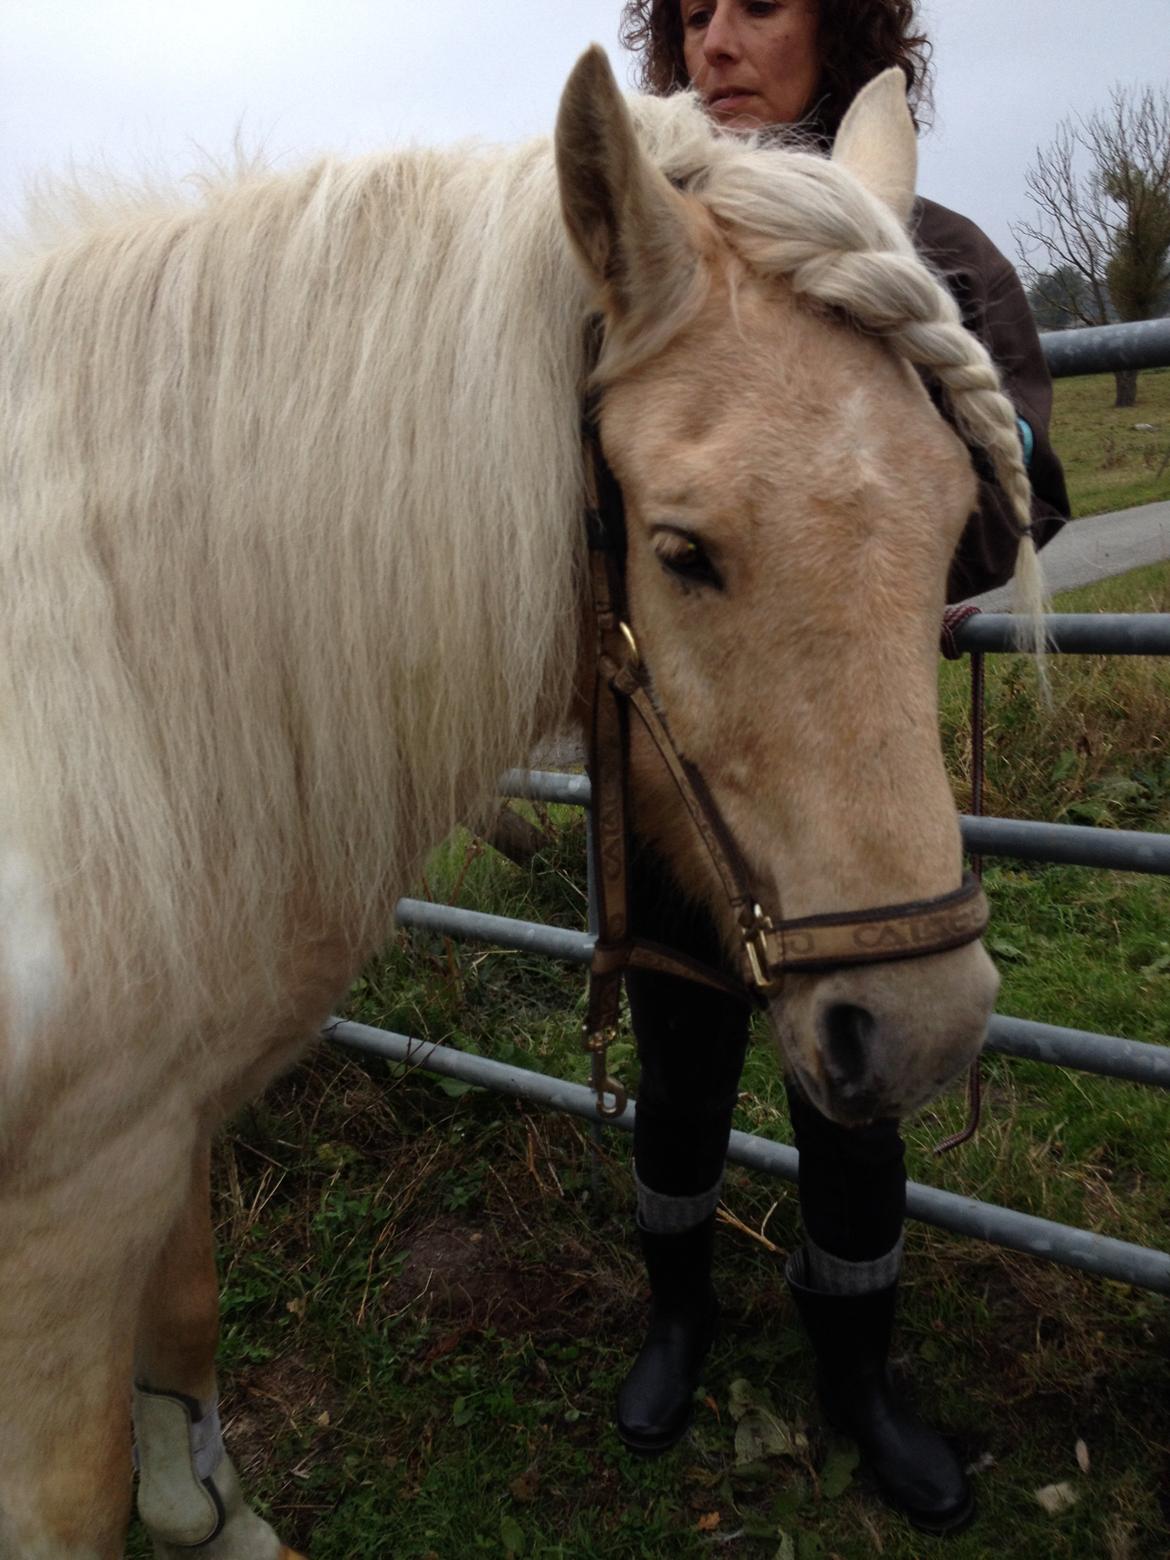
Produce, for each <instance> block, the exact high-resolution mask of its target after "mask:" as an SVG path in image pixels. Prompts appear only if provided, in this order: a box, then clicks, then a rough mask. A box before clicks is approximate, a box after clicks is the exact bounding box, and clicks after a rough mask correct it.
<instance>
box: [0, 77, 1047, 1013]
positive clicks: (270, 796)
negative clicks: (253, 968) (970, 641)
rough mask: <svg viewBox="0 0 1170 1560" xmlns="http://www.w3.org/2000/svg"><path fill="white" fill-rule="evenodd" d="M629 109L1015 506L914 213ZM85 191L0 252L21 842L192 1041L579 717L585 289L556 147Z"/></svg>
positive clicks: (655, 107) (1, 655)
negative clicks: (994, 478)
mask: <svg viewBox="0 0 1170 1560" xmlns="http://www.w3.org/2000/svg"><path fill="white" fill-rule="evenodd" d="M633 111H634V114H635V118H636V121H637V124H638V127H639V133H640V135H641V137H642V139H643V142H644V144H645V145H646V147H647V149H648V150H649V152H650V154H651V156H652V157H653V158H654V160H655V161H657V162H658V164H659V165H660V166H661V167H662V168H663V169H664V170H665V171H666V172H667V173H668V174H669V175H670V176H671V177H672V178H675V179H676V180H678V181H679V182H681V183H683V184H685V185H686V186H687V187H688V188H689V189H691V190H692V191H693V192H694V193H695V194H697V195H698V196H699V198H700V199H702V200H703V201H704V202H705V203H706V204H707V205H708V206H709V207H710V209H711V210H712V211H713V212H714V213H715V215H716V216H717V217H718V218H720V219H721V220H722V221H724V222H725V223H726V224H727V227H728V230H729V231H730V232H731V233H732V235H733V239H734V242H735V243H736V244H737V246H739V247H741V248H742V251H743V253H744V256H745V258H746V259H747V260H748V262H749V263H751V264H757V265H767V266H772V267H775V268H777V269H779V270H781V271H783V272H784V273H785V274H791V275H792V277H793V279H794V282H795V284H796V286H797V288H798V289H799V290H801V291H803V292H805V293H807V294H808V295H809V296H810V297H811V298H813V299H815V300H817V301H818V302H821V303H828V304H831V305H833V306H834V307H836V308H841V309H845V310H847V311H849V312H850V313H852V314H853V315H854V316H855V317H856V318H857V319H858V320H859V321H860V322H861V323H862V324H863V325H864V326H866V327H867V328H870V329H874V330H878V331H881V333H882V334H884V335H886V336H887V337H888V338H889V340H890V341H891V343H892V344H893V346H894V347H895V348H896V349H897V350H898V351H900V352H902V353H903V354H904V355H906V356H907V357H909V358H911V359H912V360H913V361H915V362H923V363H929V364H930V365H931V366H932V367H933V368H934V369H935V370H936V371H937V372H938V373H939V374H940V376H941V377H942V378H943V380H944V382H945V383H946V384H947V386H948V387H949V390H950V392H951V395H952V398H953V400H954V404H955V407H956V411H957V413H958V415H959V417H960V420H961V421H962V423H963V424H964V426H965V427H967V428H968V429H969V431H970V432H971V433H972V434H974V435H975V436H976V437H978V438H980V439H981V440H983V441H984V442H986V443H987V445H988V447H989V449H990V450H991V453H992V455H993V458H994V459H995V461H996V464H997V468H998V469H999V471H1000V474H1001V476H1002V477H1003V478H1004V479H1005V481H1006V482H1007V483H1008V485H1009V491H1012V492H1013V494H1014V495H1015V496H1016V497H1017V504H1018V505H1023V504H1024V503H1025V500H1026V478H1025V477H1024V476H1023V472H1022V468H1021V467H1020V464H1019V458H1018V450H1015V444H1014V440H1015V427H1014V419H1013V418H1012V416H1011V412H1010V408H1009V407H1008V405H1007V402H1006V401H1004V400H1003V398H1002V397H1001V396H999V394H998V392H997V391H996V390H995V389H994V376H993V371H992V370H991V369H990V366H989V365H988V363H987V359H986V354H984V353H983V352H982V349H981V348H980V347H979V346H978V344H977V343H975V342H974V341H973V340H972V338H971V337H969V336H968V335H967V334H966V333H965V332H964V331H963V330H962V328H961V326H960V325H959V323H958V316H957V312H956V311H955V309H954V305H953V303H952V302H951V300H950V298H949V295H948V294H946V292H945V290H944V289H942V288H941V287H940V286H939V285H938V284H937V283H936V282H935V281H933V279H931V278H930V277H929V275H928V273H927V272H926V270H925V269H924V268H923V267H922V266H921V264H920V263H919V262H918V261H917V260H916V259H915V257H914V255H913V252H912V250H911V249H910V246H909V241H908V240H907V239H906V238H905V237H904V235H903V234H902V233H901V230H900V228H898V226H897V223H896V222H895V221H894V220H893V218H892V217H887V216H886V215H885V214H884V213H883V212H882V210H881V208H879V207H878V205H877V204H876V202H875V201H874V200H873V199H872V198H871V197H869V196H867V195H866V194H865V193H864V192H863V191H862V190H861V189H860V187H859V186H858V185H856V183H855V182H854V181H853V180H852V179H851V178H849V176H848V175H846V174H843V173H841V172H840V171H839V170H835V169H833V168H832V166H831V165H829V164H827V163H826V162H825V161H824V160H823V159H821V158H816V157H813V156H811V155H809V154H803V153H792V152H791V151H784V150H776V149H767V148H764V147H762V146H751V145H745V144H744V143H743V142H742V141H737V140H731V139H728V138H725V137H720V136H718V135H717V134H716V133H714V132H713V131H712V129H711V127H710V126H709V124H708V122H707V121H706V120H705V119H704V117H703V116H702V114H701V112H700V111H699V109H698V108H697V106H696V105H695V104H694V103H693V101H691V100H690V99H688V98H685V97H681V98H675V99H669V100H665V101H664V100H655V99H638V100H635V102H634V103H633ZM66 203H67V204H68V201H67V202H66ZM72 204H73V207H74V208H75V212H76V214H77V215H78V216H79V218H80V220H79V221H78V222H77V223H76V224H74V225H70V224H69V223H66V224H60V223H58V224H56V225H55V226H54V228H53V231H52V234H51V246H50V247H48V248H46V249H40V250H37V249H26V250H25V251H24V252H23V253H16V254H15V255H14V256H13V258H12V259H10V260H9V262H8V263H7V265H6V268H5V270H4V271H3V273H2V274H0V364H2V365H3V369H2V373H3V387H2V392H0V393H2V397H3V399H2V401H0V472H2V473H3V477H2V479H0V480H2V482H3V487H2V488H0V493H2V500H0V502H2V506H3V507H2V511H0V582H2V589H3V592H4V609H3V612H2V613H0V623H2V627H0V846H4V845H5V843H6V848H8V849H9V850H19V851H21V852H23V853H27V856H28V858H29V859H31V860H32V861H34V862H35V863H37V866H38V869H39V870H40V872H41V873H42V874H43V875H44V877H45V879H46V880H47V882H48V884H49V886H50V889H51V892H52V893H53V894H54V895H59V896H61V898H62V899H68V900H69V901H70V902H71V903H72V908H73V913H74V914H75V915H76V917H77V919H76V922H75V924H77V925H81V926H87V927H89V928H91V929H92V936H90V937H88V938H87V940H86V942H85V943H84V945H81V946H75V947H72V948H70V949H69V959H70V962H71V965H72V968H73V970H74V972H75V973H77V974H83V976H84V980H85V985H86V988H87V989H88V990H89V991H91V992H93V993H94V994H95V1000H98V1001H99V1002H100V1001H101V999H102V994H105V998H106V1000H107V1001H108V1003H109V1009H110V1011H111V1012H115V1011H116V1009H117V998H118V995H119V994H120V993H122V992H124V991H125V989H126V986H127V982H128V981H130V982H133V983H136V984H139V985H140V986H141V988H142V989H143V991H144V994H145V993H149V995H150V998H151V1000H152V1001H153V1002H156V1003H157V1004H158V1007H159V1010H160V1012H165V1013H166V1014H167V1017H168V1021H169V1022H171V1023H174V1024H175V1025H181V1026H187V1025H190V1024H194V1023H196V1022H197V1021H198V1020H199V1016H200V1015H201V1014H203V1013H205V1012H206V1011H207V1001H208V998H209V997H210V996H211V995H212V994H213V990H214V988H215V987H216V986H217V983H219V982H227V981H229V980H230V973H228V972H230V971H231V969H232V968H233V966H234V963H235V955H236V954H237V953H238V951H239V950H240V949H241V948H243V949H247V950H248V951H249V957H250V958H252V957H255V955H256V952H257V950H259V951H260V952H261V954H263V952H264V951H265V950H268V951H271V952H272V954H273V955H276V954H277V953H278V952H279V951H280V950H282V949H286V947H287V939H288V936H289V928H288V925H287V919H286V918H287V916H288V913H289V907H290V906H292V905H296V904H298V903H302V902H308V903H310V904H315V905H316V904H327V905H330V906H332V907H336V911H337V915H338V924H341V925H344V926H347V927H349V928H351V930H352V939H353V945H354V948H355V950H361V949H364V948H367V947H368V946H369V945H370V943H371V941H372V939H373V938H375V937H376V936H377V935H378V934H379V933H381V932H382V931H384V930H385V927H386V924H387V921H388V917H389V913H390V909H391V907H392V904H393V901H394V899H395V898H396V897H397V895H398V894H399V893H400V892H402V891H403V888H404V887H405V885H406V883H407V881H408V880H409V877H410V874H411V873H412V872H413V870H414V869H415V867H416V865H417V853H418V850H419V842H420V841H424V842H431V841H434V840H436V839H438V838H440V837H442V836H443V835H444V834H445V833H446V832H447V830H448V829H449V828H450V827H451V825H452V824H453V823H454V822H455V821H456V820H457V819H458V818H460V817H466V816H467V815H468V813H469V812H470V811H471V810H473V809H475V808H476V807H478V806H479V805H480V804H481V803H482V802H483V801H484V800H485V797H486V796H487V795H488V794H489V793H490V790H491V785H492V779H493V777H494V776H495V775H496V774H497V773H498V772H499V771H501V770H502V769H504V768H506V767H508V766H509V765H510V764H513V763H517V762H522V761H523V759H524V756H525V754H526V753H527V752H528V750H529V748H530V746H531V744H532V742H533V740H534V739H535V738H536V736H537V735H538V734H539V733H540V731H541V730H542V729H545V728H547V727H548V726H549V725H550V724H551V723H553V722H554V721H555V720H556V719H558V718H559V717H560V716H561V714H562V713H563V711H564V710H565V708H566V707H567V704H568V701H569V698H570V695H571V691H572V681H573V673H574V667H575V659H576V651H577V644H578V634H579V610H580V608H579V601H580V584H581V563H582V546H583V538H582V525H581V519H580V512H579V511H580V501H581V499H580V470H579V466H580V454H579V445H578V398H579V394H580V389H581V385H582V381H583V379H584V377H585V373H586V364H585V361H584V325H585V322H586V318H587V314H588V311H589V306H590V304H589V299H588V298H587V297H586V295H585V290H584V287H583V284H582V282H581V280H580V278H579V274H578V271H577V268H576V265H575V263H574V261H573V259H572V258H571V256H570V253H569V249H568V245H567V241H566V239H565V237H564V234H563V231H562V225H561V218H560V210H559V202H558V196H557V189H556V180H555V173H554V165H553V157H552V150H551V146H550V144H549V142H547V141H546V140H540V141H536V142H533V143H531V144H528V145H525V146H522V147H520V148H518V149H513V150H504V151H499V150H489V151H478V152H475V151H470V150H468V149H466V148H461V149H457V150H453V151H448V152H434V151H410V152H403V153H394V154H385V155H378V156H370V157H365V158H362V159H359V160H356V161H349V162H339V161H330V160H324V161H319V162H316V163H314V164H313V165H312V166H310V167H307V168H305V169H304V170H303V171H300V172H297V173H293V174H280V175H276V174H268V173H262V172H256V171H250V172H249V171H245V172H243V173H242V174H240V175H238V176H235V177H225V178H224V179H222V180H221V181H219V182H213V183H211V184H210V185H209V187H208V188H207V189H206V192H205V194H204V196H203V198H202V200H201V201H200V202H199V203H198V204H191V203H190V202H189V201H188V202H184V201H183V200H182V199H180V198H179V197H178V196H174V197H170V198H163V197H160V196H159V195H158V194H157V193H152V194H151V195H150V196H149V198H146V199H143V200H141V201H137V200H135V199H132V198H126V197H125V196H118V197H117V198H114V199H111V200H109V201H105V202H103V201H101V200H97V201H88V200H87V199H85V198H84V197H73V198H72ZM1009 428H1010V435H1011V443H1012V450H1015V454H1014V456H1013V454H1012V451H1011V450H1009V449H1008V447H1007V446H1008V430H1009ZM1021 482H1022V483H1023V484H1024V486H1023V489H1022V490H1021V487H1020V484H1021ZM1023 551H1024V552H1027V551H1029V549H1023ZM34 609H35V610H34ZM163 711H165V712H166V714H165V719H163V718H160V714H159V712H163ZM403 733H410V739H409V741H410V745H409V751H406V750H405V749H404V748H403V747H402V746H401V744H402V742H403V736H402V734H403ZM30 782H31V783H30ZM322 930H323V931H324V930H325V929H324V928H323V929H322ZM95 1021H96V1016H95Z"/></svg>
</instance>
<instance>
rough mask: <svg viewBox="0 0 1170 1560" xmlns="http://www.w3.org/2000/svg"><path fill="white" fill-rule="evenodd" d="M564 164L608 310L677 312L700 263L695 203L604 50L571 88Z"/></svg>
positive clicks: (585, 62) (560, 170)
mask: <svg viewBox="0 0 1170 1560" xmlns="http://www.w3.org/2000/svg"><path fill="white" fill-rule="evenodd" d="M556 156H557V179H558V181H559V184H560V191H561V209H562V212H563V213H564V219H565V226H566V228H567V229H568V233H569V238H570V240H571V241H572V244H573V248H574V249H575V251H576V253H577V257H578V259H579V260H580V261H581V264H582V267H583V269H584V271H585V274H586V277H587V278H588V280H589V281H590V283H591V284H592V285H593V287H594V289H595V290H596V292H597V293H598V295H599V302H600V304H601V307H602V308H603V309H604V310H605V312H606V313H607V314H608V315H610V316H611V318H616V319H620V320H623V321H624V322H627V323H630V322H632V321H634V320H636V319H637V317H639V316H641V317H643V318H646V317H648V316H654V315H661V314H662V313H663V312H664V311H666V310H669V309H670V307H671V303H672V301H673V300H675V299H677V298H678V297H679V296H680V294H681V293H682V292H684V291H685V290H686V289H687V287H688V286H689V284H690V281H691V279H692V277H693V275H694V270H695V266H696V264H697V263H698V256H697V253H696V250H695V246H694V244H693V243H692V241H691V237H690V231H689V222H688V216H687V211H686V205H685V202H684V199H683V197H682V196H681V195H679V194H678V192H677V191H676V190H675V189H674V188H673V187H672V186H671V184H670V182H669V180H668V179H667V178H666V177H665V175H664V174H662V173H661V172H660V171H659V169H657V168H655V167H654V165H653V164H652V163H651V162H650V160H649V158H648V157H647V156H646V154H645V153H644V152H643V151H642V149H641V147H640V146H639V145H638V140H637V136H636V134H635V131H634V122H633V120H632V119H631V117H630V111H629V109H628V108H627V107H626V104H625V101H624V100H623V98H622V95H621V93H620V91H619V90H618V85H617V82H616V81H615V80H614V76H613V71H612V70H611V69H610V65H609V60H608V59H607V58H606V55H605V51H604V49H601V48H599V47H598V46H597V45H596V44H594V45H593V46H592V47H591V48H589V49H587V50H586V52H585V53H584V54H583V55H582V56H581V58H580V59H579V60H578V61H577V63H576V65H575V66H574V67H573V72H572V75H570V77H569V79H568V82H567V83H566V85H565V90H564V93H563V94H562V97H561V106H560V111H559V112H558V114H557V128H556Z"/></svg>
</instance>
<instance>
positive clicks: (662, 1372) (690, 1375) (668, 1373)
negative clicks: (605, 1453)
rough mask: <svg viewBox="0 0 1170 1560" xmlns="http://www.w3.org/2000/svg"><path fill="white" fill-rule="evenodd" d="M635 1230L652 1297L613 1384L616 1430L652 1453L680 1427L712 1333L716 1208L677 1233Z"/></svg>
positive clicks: (664, 1445)
mask: <svg viewBox="0 0 1170 1560" xmlns="http://www.w3.org/2000/svg"><path fill="white" fill-rule="evenodd" d="M638 1234H639V1235H640V1237H641V1240H642V1253H643V1255H644V1256H645V1258H646V1271H647V1273H648V1274H649V1277H650V1293H651V1296H652V1299H653V1303H652V1307H651V1312H650V1326H649V1328H648V1330H647V1333H646V1339H645V1342H644V1343H643V1344H642V1348H641V1350H640V1351H639V1354H638V1357H637V1359H636V1360H635V1361H634V1363H633V1366H632V1367H631V1370H630V1373H629V1375H628V1376H627V1377H626V1379H625V1381H624V1382H623V1383H622V1385H621V1389H620V1390H619V1392H618V1400H617V1432H618V1435H620V1436H621V1438H622V1440H623V1441H624V1442H625V1443H626V1445H627V1446H628V1447H630V1448H632V1449H633V1450H634V1451H636V1452H644V1453H647V1454H651V1455H653V1454H656V1453H658V1452H665V1451H666V1450H667V1449H668V1448H669V1447H671V1446H673V1445H674V1444H675V1442H676V1441H679V1440H681V1439H682V1437H683V1435H684V1434H685V1432H686V1429H687V1426H688V1425H689V1424H690V1422H691V1408H692V1400H693V1398H694V1395H695V1388H696V1387H697V1386H698V1384H699V1373H700V1371H701V1370H702V1368H703V1361H704V1360H705V1359H706V1358H707V1351H708V1350H709V1349H710V1347H711V1342H712V1340H713V1339H714V1337H715V1322H716V1318H717V1317H718V1314H719V1305H718V1302H717V1301H716V1299H715V1291H714V1289H713V1288H712V1287H711V1256H712V1250H713V1247H714V1243H715V1215H714V1214H713V1213H712V1214H711V1215H710V1216H709V1217H708V1218H706V1219H704V1220H703V1222H702V1223H701V1224H696V1225H694V1226H693V1228H691V1229H689V1230H683V1231H682V1233H681V1234H674V1235H660V1234H657V1233H656V1232H655V1231H653V1230H643V1229H639V1231H638Z"/></svg>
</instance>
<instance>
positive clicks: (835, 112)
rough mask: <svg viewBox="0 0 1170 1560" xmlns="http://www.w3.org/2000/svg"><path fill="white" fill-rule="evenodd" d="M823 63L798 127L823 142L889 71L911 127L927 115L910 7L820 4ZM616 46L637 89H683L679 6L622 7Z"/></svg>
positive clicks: (925, 80)
mask: <svg viewBox="0 0 1170 1560" xmlns="http://www.w3.org/2000/svg"><path fill="white" fill-rule="evenodd" d="M819 13H820V14H819V21H818V32H819V35H820V46H821V55H822V59H823V65H822V71H821V82H820V87H819V89H818V92H817V95H816V99H815V101H814V102H813V104H812V105H811V107H810V109H809V113H808V115H807V116H806V118H805V119H804V120H803V121H802V123H803V124H804V126H805V128H806V129H809V130H811V131H812V132H813V133H814V134H817V135H820V136H822V137H823V138H824V139H826V140H831V139H832V138H833V136H834V135H836V133H837V129H838V127H839V126H840V123H841V120H842V119H843V118H844V115H845V110H846V109H847V108H848V107H849V105H850V103H851V102H852V101H853V99H854V97H856V95H857V93H858V92H859V91H860V90H861V88H862V87H863V86H864V85H865V83H866V82H867V81H870V80H872V79H873V77H874V76H876V75H877V74H878V73H879V72H880V71H883V70H886V69H887V68H888V67H889V66H891V65H897V66H898V67H899V68H900V70H901V71H902V73H903V75H904V76H905V77H906V90H907V95H908V97H909V100H910V107H911V111H912V112H913V114H914V122H915V124H921V123H922V122H923V119H924V117H925V116H926V115H927V114H928V113H929V109H930V40H929V39H928V38H927V36H926V34H925V33H924V32H920V31H918V30H917V17H916V16H915V14H914V0H820V5H819ZM620 36H621V41H622V43H623V44H624V45H625V46H626V48H627V49H629V50H631V51H632V52H633V53H634V54H635V55H636V56H637V58H638V85H639V86H640V87H641V88H642V89H643V91H645V92H653V93H656V94H657V95H659V96H665V95H666V94H667V93H670V92H678V91H681V90H682V88H684V87H685V86H686V85H687V70H686V64H685V62H684V59H683V29H682V16H681V11H680V6H679V0H625V4H624V5H623V6H622V19H621V33H620Z"/></svg>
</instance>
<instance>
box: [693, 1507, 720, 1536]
mask: <svg viewBox="0 0 1170 1560" xmlns="http://www.w3.org/2000/svg"><path fill="white" fill-rule="evenodd" d="M722 1521H723V1518H722V1517H721V1516H720V1515H719V1513H718V1512H717V1511H709V1512H708V1513H707V1515H706V1516H705V1517H700V1518H699V1520H698V1522H696V1523H695V1526H696V1528H697V1529H698V1530H699V1532H700V1533H714V1531H715V1529H716V1528H717V1527H718V1526H719V1524H720V1522H722Z"/></svg>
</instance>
